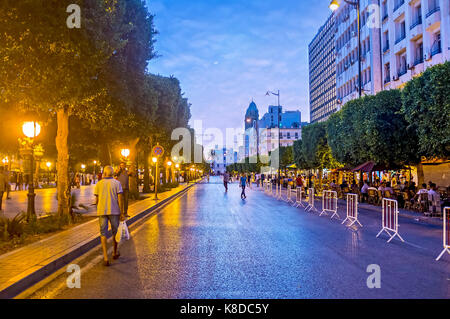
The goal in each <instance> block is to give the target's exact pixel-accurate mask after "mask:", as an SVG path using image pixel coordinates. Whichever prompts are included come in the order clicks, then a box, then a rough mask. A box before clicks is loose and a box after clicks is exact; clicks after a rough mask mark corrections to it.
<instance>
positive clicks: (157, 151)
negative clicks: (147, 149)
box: [152, 143, 164, 200]
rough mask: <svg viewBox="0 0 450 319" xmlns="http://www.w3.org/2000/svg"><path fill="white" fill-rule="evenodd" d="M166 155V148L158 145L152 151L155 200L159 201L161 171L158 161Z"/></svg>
mask: <svg viewBox="0 0 450 319" xmlns="http://www.w3.org/2000/svg"><path fill="white" fill-rule="evenodd" d="M163 154H164V148H163V147H162V146H161V145H159V143H158V144H156V146H155V147H153V149H152V155H153V156H154V157H153V162H154V163H155V198H154V200H158V180H159V170H158V165H159V163H158V160H159V158H160V157H162V156H163Z"/></svg>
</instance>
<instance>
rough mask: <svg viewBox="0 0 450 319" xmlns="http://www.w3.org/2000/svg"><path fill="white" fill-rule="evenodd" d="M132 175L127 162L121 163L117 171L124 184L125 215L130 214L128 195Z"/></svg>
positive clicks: (121, 182)
mask: <svg viewBox="0 0 450 319" xmlns="http://www.w3.org/2000/svg"><path fill="white" fill-rule="evenodd" d="M130 176H131V173H129V172H128V171H127V166H126V164H125V162H122V163H120V166H119V170H118V171H117V172H116V179H117V180H118V181H119V182H120V184H121V185H122V190H123V206H124V208H123V212H124V214H125V217H129V216H128V197H129V195H130Z"/></svg>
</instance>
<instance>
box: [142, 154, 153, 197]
mask: <svg viewBox="0 0 450 319" xmlns="http://www.w3.org/2000/svg"><path fill="white" fill-rule="evenodd" d="M149 156H150V152H149V149H148V147H145V149H144V190H143V192H144V193H150V192H151V190H150V165H149V163H148V159H149Z"/></svg>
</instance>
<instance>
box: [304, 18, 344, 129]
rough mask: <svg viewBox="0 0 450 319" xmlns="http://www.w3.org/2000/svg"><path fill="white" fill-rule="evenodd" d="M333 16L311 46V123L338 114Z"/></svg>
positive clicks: (321, 28) (320, 30)
mask: <svg viewBox="0 0 450 319" xmlns="http://www.w3.org/2000/svg"><path fill="white" fill-rule="evenodd" d="M335 29H336V28H335V18H334V14H332V15H331V16H330V17H329V18H328V20H327V22H325V24H324V25H323V26H322V27H320V29H319V32H318V33H317V35H316V36H315V37H314V39H313V40H312V41H311V43H310V44H309V103H310V119H311V123H314V122H321V121H325V120H326V119H328V117H329V116H330V114H332V113H334V112H336V107H337V106H336V50H335V48H336V41H335V33H336V32H335Z"/></svg>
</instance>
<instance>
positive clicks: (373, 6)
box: [310, 0, 450, 122]
mask: <svg viewBox="0 0 450 319" xmlns="http://www.w3.org/2000/svg"><path fill="white" fill-rule="evenodd" d="M449 3H450V1H449V0H361V2H360V4H361V8H360V16H361V42H360V45H361V62H362V66H361V79H362V87H363V92H362V95H373V94H376V93H378V92H380V91H382V90H389V89H394V88H401V87H403V86H404V85H405V83H406V82H408V81H409V80H411V79H412V78H413V77H414V76H418V75H420V74H421V73H422V72H424V71H425V70H426V69H427V68H428V67H430V66H433V65H436V64H440V63H443V62H445V61H449V60H450V4H449ZM333 16H334V34H335V35H334V37H335V41H334V46H335V54H336V62H335V65H336V66H335V68H336V101H337V107H336V108H335V110H339V109H340V108H341V107H342V105H344V104H345V103H347V102H348V101H350V100H353V99H355V98H358V97H359V94H358V82H359V77H358V76H359V71H358V36H357V35H358V33H357V11H356V9H355V7H354V6H352V5H349V4H347V3H345V2H344V1H340V7H339V8H338V9H337V10H336V11H335V12H334V13H333V15H332V17H333ZM332 17H330V18H329V19H328V21H327V23H325V25H324V26H323V27H322V28H321V29H320V30H319V33H318V34H317V35H316V37H315V38H314V39H313V41H312V42H311V44H310V100H311V102H310V108H311V122H316V121H320V120H323V119H326V118H327V117H328V116H329V114H328V115H326V114H327V111H325V110H323V111H320V112H317V110H318V108H319V109H320V107H319V106H318V105H321V104H320V103H319V102H317V99H318V98H317V96H320V95H318V94H317V93H316V92H317V91H319V92H330V89H329V87H328V84H327V83H325V82H322V81H317V80H316V79H315V77H314V75H315V73H314V72H315V71H316V69H317V68H319V69H320V68H322V69H324V68H325V66H326V65H325V63H323V62H322V60H321V59H320V58H319V59H318V58H317V57H316V56H315V55H314V52H315V51H314V48H315V46H319V43H320V39H321V37H322V36H325V34H326V29H327V26H328V25H329V24H330V19H332ZM330 25H331V24H330ZM331 30H333V29H331ZM317 61H319V62H317ZM320 63H322V66H318V65H320ZM317 86H319V87H320V88H319V89H318V88H317Z"/></svg>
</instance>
